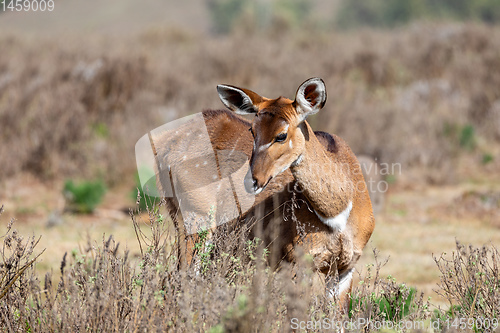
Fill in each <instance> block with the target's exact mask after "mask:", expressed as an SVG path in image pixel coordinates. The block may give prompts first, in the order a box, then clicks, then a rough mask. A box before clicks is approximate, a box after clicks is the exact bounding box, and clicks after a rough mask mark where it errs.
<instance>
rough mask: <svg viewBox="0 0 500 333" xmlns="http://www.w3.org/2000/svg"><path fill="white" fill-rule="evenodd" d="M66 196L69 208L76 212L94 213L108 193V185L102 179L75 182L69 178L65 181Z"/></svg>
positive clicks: (64, 190)
mask: <svg viewBox="0 0 500 333" xmlns="http://www.w3.org/2000/svg"><path fill="white" fill-rule="evenodd" d="M63 193H64V197H65V198H66V202H67V206H68V208H69V210H71V211H74V212H76V213H84V214H88V213H92V212H93V211H94V209H95V208H96V206H97V205H98V204H100V203H101V200H102V198H103V196H104V194H105V193H106V186H105V185H104V182H103V181H102V180H96V181H86V180H85V181H82V182H79V183H74V182H73V181H72V180H67V181H66V182H65V183H64V189H63Z"/></svg>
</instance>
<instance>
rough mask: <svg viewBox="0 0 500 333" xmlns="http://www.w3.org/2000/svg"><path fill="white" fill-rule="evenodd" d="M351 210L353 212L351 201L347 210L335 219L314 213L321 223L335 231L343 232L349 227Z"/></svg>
mask: <svg viewBox="0 0 500 333" xmlns="http://www.w3.org/2000/svg"><path fill="white" fill-rule="evenodd" d="M351 210H352V201H349V204H347V207H346V209H344V210H343V211H341V212H340V213H339V214H338V215H337V216H334V217H323V216H321V214H320V213H318V212H317V211H316V210H314V212H315V213H316V215H317V216H318V218H319V219H320V220H321V222H323V223H324V224H326V225H327V226H329V227H330V228H332V229H333V230H337V231H343V230H344V229H345V227H346V225H347V220H348V219H349V215H350V214H351Z"/></svg>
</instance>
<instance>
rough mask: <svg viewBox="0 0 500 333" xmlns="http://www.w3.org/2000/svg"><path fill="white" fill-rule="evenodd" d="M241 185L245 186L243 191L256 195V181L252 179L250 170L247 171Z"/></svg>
mask: <svg viewBox="0 0 500 333" xmlns="http://www.w3.org/2000/svg"><path fill="white" fill-rule="evenodd" d="M243 184H244V185H245V190H246V191H247V192H248V193H250V194H257V193H256V192H257V189H258V187H259V186H258V185H257V180H256V179H254V178H253V175H252V170H250V168H249V169H248V172H247V174H246V176H245V179H244V180H243Z"/></svg>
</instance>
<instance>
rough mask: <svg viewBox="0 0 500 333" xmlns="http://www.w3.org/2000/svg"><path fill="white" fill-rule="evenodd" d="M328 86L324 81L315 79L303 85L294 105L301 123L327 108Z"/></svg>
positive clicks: (296, 95) (298, 90)
mask: <svg viewBox="0 0 500 333" xmlns="http://www.w3.org/2000/svg"><path fill="white" fill-rule="evenodd" d="M325 103H326V86H325V82H323V80H322V79H320V78H317V77H314V78H312V79H309V80H307V81H305V82H304V83H302V84H301V85H300V87H299V89H297V93H296V94H295V101H294V102H293V105H294V107H295V110H297V113H298V115H299V117H300V118H301V121H304V120H305V119H306V118H307V117H308V116H310V115H312V114H315V113H317V112H318V111H319V110H321V109H322V108H323V106H325Z"/></svg>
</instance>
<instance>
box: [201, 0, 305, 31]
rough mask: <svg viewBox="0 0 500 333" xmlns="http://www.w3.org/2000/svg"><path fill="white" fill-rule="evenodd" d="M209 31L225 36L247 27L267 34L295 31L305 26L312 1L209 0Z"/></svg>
mask: <svg viewBox="0 0 500 333" xmlns="http://www.w3.org/2000/svg"><path fill="white" fill-rule="evenodd" d="M207 4H208V9H209V12H210V16H211V19H212V29H213V31H214V32H215V33H218V34H227V33H229V32H232V31H233V30H235V28H236V27H237V26H241V25H242V24H248V23H250V25H251V26H256V27H257V28H258V29H261V30H266V29H269V28H272V27H275V26H278V25H280V26H283V25H284V26H287V27H296V26H302V25H303V24H304V23H306V22H308V18H309V15H310V13H311V10H312V7H313V2H312V1H311V0H274V1H251V0H208V1H207Z"/></svg>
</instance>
